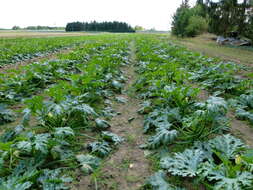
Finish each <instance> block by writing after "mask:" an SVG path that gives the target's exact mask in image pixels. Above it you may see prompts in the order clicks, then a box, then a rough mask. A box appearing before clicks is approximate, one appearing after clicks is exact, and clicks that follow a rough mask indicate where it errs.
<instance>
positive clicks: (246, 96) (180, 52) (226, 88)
mask: <svg viewBox="0 0 253 190" xmlns="http://www.w3.org/2000/svg"><path fill="white" fill-rule="evenodd" d="M167 53H168V54H170V55H171V56H172V57H177V59H178V61H180V62H181V63H184V64H183V67H184V68H185V69H187V71H189V75H190V76H189V79H190V80H191V81H192V82H194V83H198V84H199V85H200V87H201V88H202V89H205V90H207V91H208V92H209V93H210V94H213V95H216V96H220V97H223V98H225V99H226V100H228V102H229V106H230V107H231V108H232V109H233V110H235V115H236V117H237V118H238V119H240V120H246V121H249V122H250V124H252V123H253V120H252V119H253V112H252V111H253V106H252V103H251V100H252V87H253V80H252V79H250V78H247V77H245V76H242V75H241V74H240V73H243V72H244V71H247V69H248V68H247V67H246V66H242V65H238V64H235V63H233V62H222V61H220V60H217V59H213V58H209V57H205V56H203V55H201V54H199V53H194V52H191V51H188V50H186V49H185V48H183V47H179V46H175V45H172V46H171V47H170V48H169V49H167Z"/></svg>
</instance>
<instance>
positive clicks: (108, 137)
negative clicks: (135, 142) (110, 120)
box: [102, 131, 124, 145]
mask: <svg viewBox="0 0 253 190" xmlns="http://www.w3.org/2000/svg"><path fill="white" fill-rule="evenodd" d="M102 139H103V140H105V141H107V142H110V143H112V144H113V145H118V144H119V143H121V142H122V141H123V140H124V139H123V138H121V137H119V136H118V135H116V134H114V133H111V132H108V131H103V132H102Z"/></svg>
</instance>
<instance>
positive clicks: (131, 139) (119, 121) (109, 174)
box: [77, 43, 151, 190]
mask: <svg viewBox="0 0 253 190" xmlns="http://www.w3.org/2000/svg"><path fill="white" fill-rule="evenodd" d="M134 63H135V46H134V43H131V65H128V66H125V67H124V68H123V69H122V71H123V73H124V76H125V77H127V78H128V80H127V82H126V84H125V89H124V93H123V94H122V95H120V96H119V97H122V98H125V99H126V100H127V102H126V103H119V102H116V101H114V102H113V109H114V110H115V111H117V112H120V115H117V116H115V117H114V118H113V119H112V120H111V121H110V124H111V125H112V127H111V132H113V133H116V134H117V135H119V136H121V137H123V138H124V139H125V140H124V142H123V143H122V144H121V145H119V147H118V149H117V150H116V151H115V152H114V153H113V154H112V155H111V156H110V157H109V158H108V159H107V160H106V161H105V163H104V165H103V166H102V167H101V169H100V171H99V172H98V173H97V174H96V180H95V181H96V182H94V177H93V178H92V177H86V178H85V179H84V180H81V183H80V184H79V185H78V188H77V189H89V190H138V189H139V188H140V187H141V186H142V185H143V184H144V182H145V179H146V178H147V177H149V176H150V175H151V171H150V163H149V160H148V159H146V158H145V156H144V151H143V150H141V149H140V148H139V146H140V145H141V144H143V143H144V142H145V139H144V138H145V137H144V136H143V133H142V126H143V116H141V115H139V114H138V113H137V111H138V109H139V104H140V102H139V100H138V99H136V98H135V97H134V94H133V93H132V90H131V88H132V85H133V83H134V82H135V77H136V76H135V75H136V74H135V72H134V66H133V65H134ZM130 120H132V121H130ZM95 183H96V184H95Z"/></svg>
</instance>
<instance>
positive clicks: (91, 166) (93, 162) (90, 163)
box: [76, 154, 101, 175]
mask: <svg viewBox="0 0 253 190" xmlns="http://www.w3.org/2000/svg"><path fill="white" fill-rule="evenodd" d="M76 159H77V161H78V162H79V163H80V165H81V170H82V171H83V172H84V174H85V175H87V174H90V173H92V172H93V171H94V170H95V169H97V168H98V167H99V165H100V162H101V160H100V159H99V158H97V157H95V156H92V155H89V154H87V155H83V154H79V155H76Z"/></svg>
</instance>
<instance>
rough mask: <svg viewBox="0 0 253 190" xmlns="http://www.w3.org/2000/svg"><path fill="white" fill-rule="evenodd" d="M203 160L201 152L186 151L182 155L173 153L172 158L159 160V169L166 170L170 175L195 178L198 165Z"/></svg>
mask: <svg viewBox="0 0 253 190" xmlns="http://www.w3.org/2000/svg"><path fill="white" fill-rule="evenodd" d="M203 160H204V153H203V152H202V151H201V150H198V149H197V150H190V149H186V150H185V151H184V152H182V153H175V154H174V156H172V157H164V158H162V159H161V167H162V168H164V169H167V171H168V172H170V173H171V174H172V175H178V176H182V177H195V176H197V171H198V167H199V164H200V163H201V162H202V161H203Z"/></svg>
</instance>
